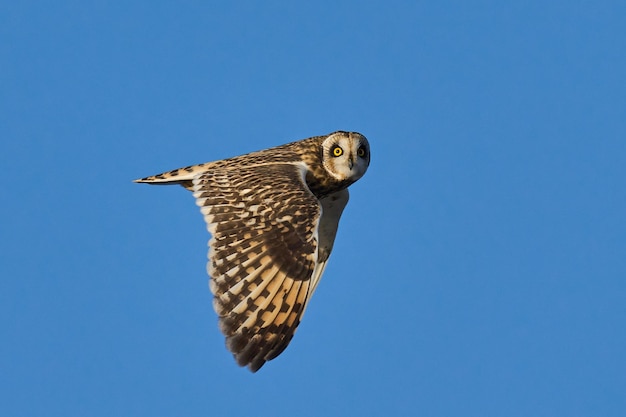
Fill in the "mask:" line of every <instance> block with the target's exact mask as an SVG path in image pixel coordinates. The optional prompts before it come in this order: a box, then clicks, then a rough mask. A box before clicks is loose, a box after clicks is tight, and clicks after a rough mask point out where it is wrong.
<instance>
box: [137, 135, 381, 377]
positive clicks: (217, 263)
mask: <svg viewBox="0 0 626 417" xmlns="http://www.w3.org/2000/svg"><path fill="white" fill-rule="evenodd" d="M369 160H370V159H369V144H368V142H367V139H365V137H364V136H362V135H360V134H358V133H353V132H335V133H332V134H330V135H327V136H316V137H312V138H309V139H305V140H301V141H298V142H292V143H288V144H286V145H282V146H278V147H275V148H270V149H266V150H263V151H258V152H252V153H249V154H246V155H242V156H238V157H234V158H229V159H224V160H220V161H215V162H209V163H205V164H200V165H194V166H188V167H185V168H179V169H176V170H173V171H169V172H165V173H162V174H158V175H154V176H151V177H146V178H142V179H140V180H136V181H137V182H145V183H150V184H180V185H182V186H184V187H185V188H187V189H189V190H191V191H193V195H194V197H195V198H196V203H197V204H198V206H200V208H201V211H202V213H203V215H204V218H205V220H206V222H207V227H208V230H209V232H210V233H211V239H210V241H209V247H210V249H209V263H208V265H207V270H208V273H209V275H210V277H211V280H210V288H211V291H212V292H213V294H214V302H213V307H214V309H215V311H216V312H217V314H218V317H219V325H220V330H221V331H222V333H224V335H225V336H226V345H227V347H228V349H229V350H230V351H231V352H232V353H233V355H234V356H235V359H236V360H237V363H239V365H242V366H246V365H247V366H248V367H249V368H250V370H252V371H253V372H255V371H257V370H258V369H259V368H261V366H263V364H264V363H265V362H266V361H268V360H271V359H274V358H275V357H276V356H278V355H279V354H280V353H281V352H282V351H283V350H284V349H285V348H286V347H287V345H288V344H289V342H290V341H291V338H292V337H293V334H294V332H295V330H296V328H297V326H298V324H299V323H300V320H301V318H302V314H303V312H304V310H305V308H306V305H307V303H308V301H309V299H310V296H311V294H312V293H313V291H314V290H315V288H316V286H317V284H318V282H319V279H320V277H321V275H322V273H323V271H324V268H325V266H326V262H327V261H328V257H329V255H330V252H331V250H332V246H333V242H334V239H335V234H336V231H337V225H338V222H339V218H340V216H341V213H342V211H343V208H344V207H345V205H346V203H347V201H348V191H347V187H348V186H349V185H350V184H352V183H353V182H354V181H356V180H358V179H359V178H360V177H361V176H362V175H363V174H364V173H365V171H366V170H367V167H368V165H369Z"/></svg>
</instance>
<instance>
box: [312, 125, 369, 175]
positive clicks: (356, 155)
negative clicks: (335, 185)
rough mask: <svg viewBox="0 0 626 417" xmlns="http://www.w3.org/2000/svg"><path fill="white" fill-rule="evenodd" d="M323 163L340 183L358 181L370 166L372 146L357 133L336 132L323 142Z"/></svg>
mask: <svg viewBox="0 0 626 417" xmlns="http://www.w3.org/2000/svg"><path fill="white" fill-rule="evenodd" d="M322 163H323V164H324V168H325V169H326V171H327V172H328V173H329V174H330V175H332V176H333V177H334V178H335V179H337V180H339V181H344V180H349V181H356V180H358V179H359V178H361V177H362V176H363V174H365V171H367V167H368V166H369V164H370V145H369V143H368V142H367V139H366V138H365V136H363V135H361V134H360V133H356V132H342V131H339V132H335V133H331V134H330V135H328V137H327V138H326V139H324V141H323V142H322Z"/></svg>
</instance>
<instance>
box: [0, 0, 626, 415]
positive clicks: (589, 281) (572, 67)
mask: <svg viewBox="0 0 626 417" xmlns="http://www.w3.org/2000/svg"><path fill="white" fill-rule="evenodd" d="M1 9H2V11H1V12H0V34H1V36H2V40H3V42H2V43H1V44H0V57H1V62H2V65H0V84H1V85H2V88H1V92H0V140H1V141H2V156H1V157H0V161H1V167H2V172H3V174H4V176H3V178H4V181H3V193H2V195H3V197H2V205H0V211H1V214H2V216H1V218H2V219H3V220H2V221H1V222H0V235H1V236H2V239H0V253H1V259H2V260H1V262H0V276H1V277H2V279H1V280H0V283H1V284H0V285H1V286H0V316H1V317H2V326H1V328H0V340H1V341H2V343H0V373H1V374H2V377H1V378H0V414H2V415H7V416H8V415H11V416H37V415H47V416H112V415H129V416H180V415H184V416H207V415H223V416H237V415H255V416H259V417H261V416H277V415H292V414H294V413H296V414H298V415H300V416H320V415H324V416H328V417H330V416H345V415H363V416H383V415H385V416H387V415H399V416H401V415H412V416H413V415H415V416H450V415H463V416H481V417H484V416H555V415H561V416H623V415H624V413H626V396H625V395H624V392H625V390H626V359H625V356H624V352H625V351H626V335H625V333H624V328H625V326H626V303H625V299H626V257H625V256H624V255H625V253H626V227H625V222H624V215H625V213H626V191H625V181H624V179H625V178H626V83H625V82H624V74H626V56H625V55H624V51H625V50H626V35H625V32H624V28H625V27H626V3H624V2H618V1H593V2H592V1H567V2H566V1H553V2H540V1H529V2H502V1H472V2H466V1H439V2H408V1H407V2H382V1H380V2H379V1H368V2H356V1H333V2H324V1H318V2H307V3H304V2H298V3H296V2H277V1H267V2H245V1H244V2H230V3H228V2H201V1H196V2H169V3H166V2H147V1H140V2H106V1H95V2H78V1H66V2H62V4H59V2H30V1H23V2H12V3H6V4H4V5H3V6H2V7H1ZM340 129H341V130H355V131H359V132H361V133H363V134H365V135H366V136H367V137H368V138H369V140H370V144H371V147H372V164H371V166H370V169H369V171H368V172H367V174H366V176H365V177H363V179H361V180H360V181H359V182H358V183H356V184H355V185H354V186H353V187H352V188H351V201H350V204H349V205H348V207H347V209H346V211H345V213H344V218H343V219H342V223H341V225H340V230H339V235H338V238H337V242H336V244H335V249H334V253H333V256H332V257H331V262H330V264H329V267H328V268H327V270H326V273H325V275H324V278H323V279H322V281H321V284H320V286H319V287H318V290H317V292H316V293H315V296H314V297H313V300H312V302H311V304H310V306H309V308H308V310H307V313H306V315H305V317H304V320H303V322H302V325H301V326H300V328H299V330H298V332H297V334H296V337H295V338H294V340H293V341H292V343H291V345H290V346H289V348H288V349H287V350H286V351H285V352H284V353H283V354H282V355H281V356H280V357H279V358H278V359H276V360H274V361H272V362H270V363H268V364H267V365H266V366H265V367H264V368H263V369H262V370H261V371H259V372H258V373H257V374H251V373H249V372H248V371H247V370H245V369H241V368H238V367H237V366H236V365H235V363H234V361H233V360H232V358H231V356H230V354H229V353H228V352H227V351H226V349H225V347H224V344H223V338H222V336H221V335H220V333H219V331H218V330H217V326H216V317H215V314H214V312H213V311H212V307H211V295H210V292H209V290H208V286H207V280H208V278H207V276H206V274H205V262H206V242H207V240H208V237H209V236H208V234H207V232H206V229H205V225H204V222H203V220H202V218H201V216H200V214H199V210H198V209H197V207H196V206H195V204H194V202H193V199H192V197H191V195H190V194H189V193H188V192H187V191H185V190H183V189H182V188H180V187H158V188H157V187H149V186H146V185H138V184H133V183H132V182H131V180H132V179H135V178H138V177H143V176H146V175H151V174H155V173H158V172H161V171H164V170H168V169H173V168H177V167H180V166H185V165H189V164H194V163H201V162H206V161H211V160H216V159H221V158H225V157H229V156H234V155H238V154H242V153H246V152H249V151H253V150H258V149H263V148H266V147H269V146H274V145H279V144H282V143H286V142H289V141H292V140H296V139H302V138H305V137H308V136H314V135H322V134H326V133H329V132H332V131H335V130H340Z"/></svg>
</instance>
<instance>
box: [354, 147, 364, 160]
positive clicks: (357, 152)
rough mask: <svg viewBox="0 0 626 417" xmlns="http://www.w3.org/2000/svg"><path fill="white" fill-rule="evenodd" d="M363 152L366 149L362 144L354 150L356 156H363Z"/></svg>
mask: <svg viewBox="0 0 626 417" xmlns="http://www.w3.org/2000/svg"><path fill="white" fill-rule="evenodd" d="M365 153H366V151H365V148H364V147H363V146H361V147H360V148H359V149H358V150H357V151H356V154H357V155H358V156H360V157H361V158H363V157H364V156H365Z"/></svg>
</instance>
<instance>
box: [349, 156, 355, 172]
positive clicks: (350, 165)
mask: <svg viewBox="0 0 626 417" xmlns="http://www.w3.org/2000/svg"><path fill="white" fill-rule="evenodd" d="M353 166H354V157H353V156H352V155H350V157H349V158H348V168H350V170H352V167H353Z"/></svg>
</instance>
